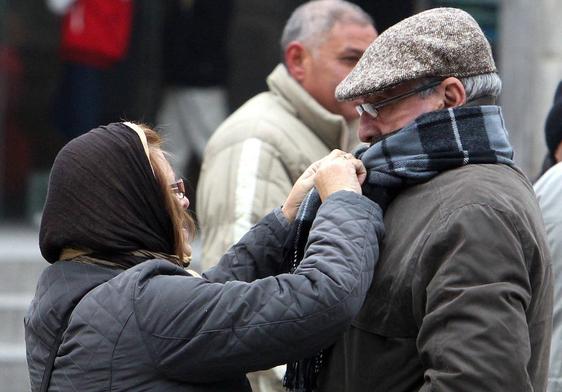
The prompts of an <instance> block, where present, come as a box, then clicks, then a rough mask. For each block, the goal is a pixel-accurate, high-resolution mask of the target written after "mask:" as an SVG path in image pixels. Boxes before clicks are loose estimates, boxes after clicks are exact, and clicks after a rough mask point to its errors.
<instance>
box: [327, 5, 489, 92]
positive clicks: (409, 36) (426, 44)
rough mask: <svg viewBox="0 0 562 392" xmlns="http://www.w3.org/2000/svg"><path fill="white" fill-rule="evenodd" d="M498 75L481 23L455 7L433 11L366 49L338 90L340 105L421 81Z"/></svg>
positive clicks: (393, 29) (411, 19) (396, 27)
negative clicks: (495, 73) (427, 78)
mask: <svg viewBox="0 0 562 392" xmlns="http://www.w3.org/2000/svg"><path fill="white" fill-rule="evenodd" d="M491 72H496V65H495V63H494V59H493V57H492V50H491V48H490V44H489V43H488V40H487V39H486V37H485V36H484V33H483V32H482V29H481V28H480V26H479V25H478V23H477V22H476V21H475V20H474V18H472V16H470V15H469V14H468V13H467V12H465V11H463V10H460V9H457V8H433V9H430V10H428V11H424V12H421V13H419V14H416V15H414V16H411V17H409V18H407V19H404V20H402V21H400V22H399V23H397V24H395V25H394V26H392V27H390V28H388V29H387V30H386V31H384V32H383V33H382V34H381V35H380V36H379V37H378V38H377V39H375V40H374V41H373V43H372V44H371V45H370V46H369V47H368V48H367V50H366V51H365V53H364V54H363V56H362V57H361V59H360V60H359V62H358V63H357V65H356V66H355V68H353V70H352V71H351V72H350V73H349V75H348V76H347V77H346V78H345V79H344V80H343V81H342V82H341V83H340V84H339V86H338V87H337V88H336V98H337V99H338V100H340V101H344V100H350V99H354V98H357V97H360V96H364V95H369V94H373V93H376V92H379V91H383V90H386V89H388V88H391V87H394V86H396V85H397V84H399V83H402V82H405V81H408V80H414V79H418V78H423V77H448V76H455V77H466V76H473V75H480V74H486V73H491Z"/></svg>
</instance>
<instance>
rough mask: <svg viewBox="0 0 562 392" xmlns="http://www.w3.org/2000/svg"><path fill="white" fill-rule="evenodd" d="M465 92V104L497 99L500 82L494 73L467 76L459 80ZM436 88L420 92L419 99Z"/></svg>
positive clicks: (500, 88) (500, 89)
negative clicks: (485, 98)
mask: <svg viewBox="0 0 562 392" xmlns="http://www.w3.org/2000/svg"><path fill="white" fill-rule="evenodd" d="M459 80H460V81H461V83H462V85H463V86H464V90H465V92H466V102H470V101H473V100H475V99H478V98H482V97H492V98H497V97H498V96H499V95H500V93H501V91H502V81H501V79H500V77H499V75H498V74H497V73H495V72H491V73H486V74H481V75H474V76H467V77H465V78H460V79H459ZM436 88H437V87H433V88H430V89H428V90H424V91H421V92H420V97H422V98H425V97H428V96H430V95H431V94H433V93H434V92H435V89H436Z"/></svg>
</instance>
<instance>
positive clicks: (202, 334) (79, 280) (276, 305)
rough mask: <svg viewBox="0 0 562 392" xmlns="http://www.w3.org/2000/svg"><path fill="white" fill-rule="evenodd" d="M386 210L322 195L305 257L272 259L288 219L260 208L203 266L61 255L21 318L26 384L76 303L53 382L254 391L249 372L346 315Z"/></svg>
mask: <svg viewBox="0 0 562 392" xmlns="http://www.w3.org/2000/svg"><path fill="white" fill-rule="evenodd" d="M382 231H383V228H382V217H381V211H380V209H379V208H378V206H376V204H374V203H373V202H371V201H370V200H368V199H367V198H365V197H363V196H360V195H357V194H355V193H351V192H346V191H341V192H337V193H336V194H334V195H332V196H330V197H329V198H328V199H327V200H326V202H325V203H324V204H323V205H322V206H321V208H320V210H319V213H318V217H317V219H316V220H315V222H314V225H313V228H312V230H311V234H310V238H309V244H310V245H309V248H308V250H307V253H306V255H305V259H304V261H303V262H302V263H301V265H300V267H299V269H298V270H297V271H296V273H295V274H293V275H289V274H280V275H277V276H273V275H275V274H276V273H277V271H278V270H279V267H280V264H281V262H282V254H283V252H284V247H283V244H284V243H285V241H286V237H287V234H288V232H289V224H288V223H287V221H286V220H285V218H284V217H283V215H282V213H281V212H280V210H279V209H277V210H275V211H274V212H272V213H270V214H269V215H267V216H266V217H265V218H264V219H263V220H262V221H260V223H258V224H257V225H256V226H255V227H254V228H252V230H251V231H250V232H248V233H247V234H246V235H245V236H244V237H243V238H242V239H241V241H240V242H239V243H238V244H236V245H235V246H233V247H232V248H231V249H230V250H229V251H228V252H227V254H225V255H224V256H223V258H222V259H221V262H220V263H219V264H218V265H217V266H216V267H214V268H213V269H211V270H210V271H208V272H207V273H206V274H204V275H203V278H197V277H192V276H190V275H189V274H188V273H187V272H186V271H185V270H184V269H182V268H179V267H177V266H175V265H173V264H172V263H169V262H167V261H163V260H149V261H146V262H144V263H142V264H139V265H137V266H135V267H133V268H131V269H128V270H126V271H115V270H109V269H105V268H102V267H99V266H94V265H87V264H79V263H75V262H57V263H54V264H53V265H52V266H50V267H48V268H47V269H46V271H45V272H44V273H43V275H42V276H41V278H40V280H39V283H38V287H37V292H36V296H35V298H34V300H33V302H32V304H31V306H30V309H29V312H28V314H27V316H26V318H25V328H26V331H25V335H26V347H27V360H28V365H29V371H30V376H31V385H32V390H33V391H37V390H38V389H39V386H40V383H41V378H42V374H43V370H44V367H45V362H46V359H47V357H48V355H49V351H50V348H51V345H52V342H53V340H54V336H55V335H56V333H57V331H58V329H60V324H61V319H62V317H63V314H65V313H66V312H67V311H68V310H69V309H70V308H71V307H72V306H73V303H78V304H77V305H76V307H75V308H74V311H73V312H72V315H71V317H70V320H69V324H68V327H67V329H66V330H65V332H64V335H63V340H62V344H61V346H60V348H59V350H58V354H57V357H56V360H55V365H54V371H53V375H52V380H51V384H50V389H49V390H50V391H81V392H87V391H123V390H134V391H145V390H146V391H148V390H150V391H229V392H231V391H249V384H248V382H247V380H246V378H245V376H244V374H245V373H246V372H249V371H255V370H259V369H266V368H270V367H272V366H275V365H279V364H281V363H284V362H286V361H288V360H291V359H296V358H299V357H303V356H309V355H311V354H313V353H314V352H316V351H317V350H318V349H320V348H321V347H325V346H327V345H329V344H331V343H332V342H333V341H335V339H336V338H337V336H338V335H339V334H341V333H342V332H343V330H344V329H345V328H346V327H347V326H348V325H349V323H350V322H351V320H352V319H353V317H354V316H355V315H356V314H357V312H358V311H359V309H360V306H361V304H362V303H363V298H364V295H365V293H366V291H367V289H368V287H369V284H370V282H371V278H372V273H373V269H374V264H375V260H376V259H377V258H378V240H379V239H380V237H381V235H382Z"/></svg>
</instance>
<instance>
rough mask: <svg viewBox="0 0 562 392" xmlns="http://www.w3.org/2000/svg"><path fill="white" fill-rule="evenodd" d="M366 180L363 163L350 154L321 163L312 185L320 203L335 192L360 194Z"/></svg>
mask: <svg viewBox="0 0 562 392" xmlns="http://www.w3.org/2000/svg"><path fill="white" fill-rule="evenodd" d="M365 178H367V170H366V169H365V166H363V162H361V161H360V160H359V159H356V158H355V157H354V156H353V155H351V154H345V155H342V156H337V157H336V158H335V159H327V160H325V161H323V162H321V164H320V167H318V169H317V172H316V175H315V176H314V185H315V186H316V190H317V191H318V193H319V194H320V199H322V201H324V200H326V199H327V198H328V197H329V196H330V195H331V194H332V193H335V192H337V191H342V190H345V191H351V192H355V193H359V194H361V184H363V182H364V181H365Z"/></svg>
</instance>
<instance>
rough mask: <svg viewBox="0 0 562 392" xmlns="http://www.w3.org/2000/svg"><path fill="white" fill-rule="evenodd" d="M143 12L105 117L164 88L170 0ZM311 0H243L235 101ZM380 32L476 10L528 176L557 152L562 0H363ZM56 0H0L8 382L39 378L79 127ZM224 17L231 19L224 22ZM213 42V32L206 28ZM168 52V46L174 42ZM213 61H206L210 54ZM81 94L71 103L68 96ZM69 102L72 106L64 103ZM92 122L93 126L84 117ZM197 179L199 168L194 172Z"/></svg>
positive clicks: (251, 88) (260, 83)
mask: <svg viewBox="0 0 562 392" xmlns="http://www.w3.org/2000/svg"><path fill="white" fill-rule="evenodd" d="M131 1H132V2H133V16H132V26H131V34H130V38H129V42H128V47H127V50H126V53H125V54H124V56H123V58H121V59H119V60H118V61H117V62H115V63H113V64H112V66H111V67H106V68H105V69H104V70H103V75H102V77H103V86H104V87H103V90H102V94H103V95H102V99H101V102H102V105H101V109H100V114H99V118H100V120H99V123H100V124H103V123H109V122H113V121H120V120H123V119H128V120H135V121H142V122H146V123H148V124H154V123H155V121H156V115H157V111H158V108H159V107H160V105H161V103H162V102H161V100H162V96H163V90H164V84H165V82H164V76H163V72H162V70H163V63H164V59H163V53H164V51H163V43H162V38H163V34H164V27H165V26H164V16H165V7H166V3H167V2H170V1H178V2H181V3H182V4H183V5H184V6H192V5H193V4H194V3H195V2H197V1H206V2H215V3H216V7H221V5H222V4H223V2H222V1H221V0H166V1H162V2H160V1H151V0H131ZM303 2H304V0H283V1H274V0H233V1H232V3H233V4H232V12H231V16H230V21H229V23H228V27H227V31H228V34H227V37H226V39H227V45H226V66H225V67H221V69H222V70H223V71H221V72H224V73H225V74H224V75H221V78H220V79H221V80H224V81H226V86H225V87H226V91H227V96H228V108H227V109H228V111H232V110H235V109H236V108H237V107H238V106H240V105H241V104H242V103H243V102H245V101H246V100H247V99H248V98H249V97H251V96H253V95H254V94H256V93H257V92H259V91H263V90H264V89H265V88H266V85H265V78H266V76H267V75H268V74H269V72H270V71H271V70H272V69H273V67H274V66H275V65H276V64H277V63H278V62H279V59H280V49H279V44H278V42H279V39H280V35H281V31H282V28H283V25H284V23H285V21H286V20H287V18H288V16H289V15H290V13H291V12H292V10H293V9H294V8H295V7H296V6H298V5H300V4H301V3H303ZM354 2H355V3H357V4H359V5H361V6H362V7H363V8H364V9H365V10H366V11H367V12H368V13H370V14H371V15H372V16H373V18H374V19H375V22H376V24H377V29H378V30H379V32H381V31H383V30H385V29H386V28H387V27H389V26H390V25H392V24H394V23H396V22H397V21H399V20H401V19H403V18H405V17H407V16H410V15H412V14H413V13H415V12H418V11H421V10H424V9H427V8H433V7H439V6H453V7H459V8H463V9H465V10H466V11H468V12H470V13H471V14H472V15H473V16H474V17H475V18H476V19H477V20H478V22H479V23H480V24H481V25H482V27H483V29H484V31H485V33H486V35H487V37H488V39H489V40H490V42H491V44H492V47H493V50H494V53H495V56H496V59H497V62H498V65H499V70H500V76H501V77H502V79H503V81H504V92H503V95H502V98H501V105H502V106H503V108H504V114H505V118H506V122H507V126H508V129H509V130H510V138H511V141H512V143H513V144H514V147H515V154H516V156H515V159H516V161H517V162H518V164H519V165H520V166H521V167H522V169H523V170H524V172H525V173H526V174H527V175H528V176H529V178H531V179H534V178H535V177H536V175H537V174H538V172H539V170H540V166H541V162H542V160H543V158H544V156H545V153H546V147H545V143H544V136H543V135H544V133H543V127H544V119H545V116H546V113H547V111H548V109H549V107H550V104H551V100H552V96H553V93H554V89H555V88H556V86H557V84H558V81H559V80H560V79H562V25H561V24H560V23H559V18H560V17H561V16H562V2H560V1H558V0H536V1H533V2H532V5H531V4H530V2H529V1H526V0H509V1H508V0H403V1H395V0H378V1H372V0H355V1H354ZM46 3H47V0H42V1H37V0H0V221H1V223H2V224H1V225H0V385H2V387H1V388H0V389H2V390H3V391H25V390H29V386H28V381H27V373H26V368H25V350H24V343H23V321H22V319H23V316H24V314H25V309H26V307H27V304H28V301H29V299H30V298H31V296H32V293H33V291H34V285H35V280H36V279H37V275H38V274H39V272H40V271H41V269H42V268H43V267H44V265H45V262H43V261H41V258H40V254H39V251H38V249H37V234H36V231H37V229H36V228H37V226H36V225H37V223H38V222H39V219H40V213H41V209H42V204H43V202H44V198H45V194H46V184H47V179H48V173H49V170H50V167H51V164H52V162H53V160H54V157H55V155H56V153H57V151H58V150H59V149H60V148H61V147H62V146H63V145H64V143H65V142H66V141H67V139H68V137H67V135H65V134H64V132H61V130H60V129H59V126H58V125H57V124H58V122H57V115H56V113H57V110H59V111H60V110H61V108H60V106H59V108H58V109H57V107H56V106H57V105H60V103H57V102H60V101H59V100H58V99H57V94H59V93H60V84H61V80H62V79H63V75H64V67H63V63H64V61H63V58H62V57H61V50H60V44H61V42H60V37H61V25H62V21H63V17H61V16H57V15H56V14H54V13H53V12H51V11H50V10H49V9H48V8H47V5H46ZM221 27H222V28H223V29H224V26H221ZM198 40H199V41H200V42H201V45H202V47H205V43H206V35H205V34H202V35H201V37H199V38H198ZM167 55H169V54H167ZM200 66H201V67H204V66H205V64H203V63H202V64H200ZM68 105H72V103H70V104H68ZM62 110H63V113H64V111H65V110H66V111H68V110H72V108H70V107H62ZM84 131H87V129H85V130H84ZM188 180H189V179H188Z"/></svg>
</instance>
